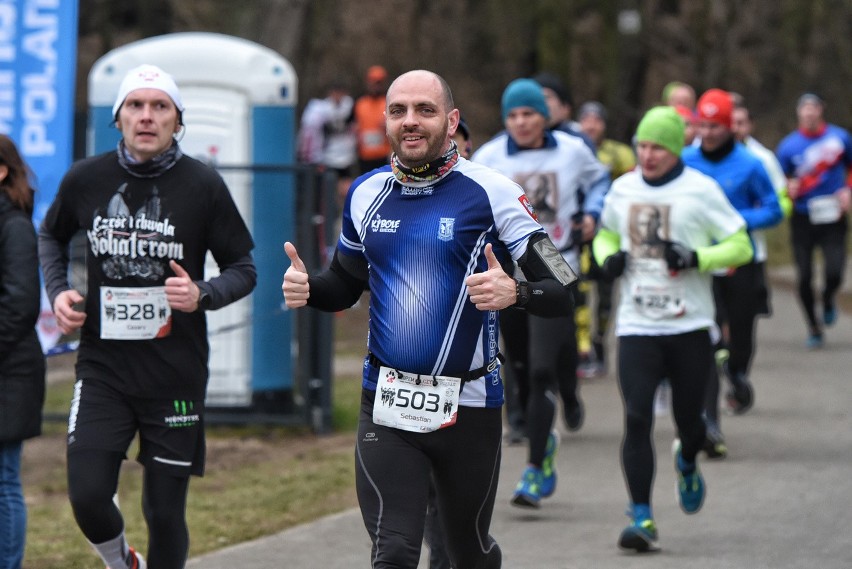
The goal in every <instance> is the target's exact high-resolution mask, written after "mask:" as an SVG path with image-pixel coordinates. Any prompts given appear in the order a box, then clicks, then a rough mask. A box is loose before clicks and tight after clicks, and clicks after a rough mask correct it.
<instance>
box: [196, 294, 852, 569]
mask: <svg viewBox="0 0 852 569" xmlns="http://www.w3.org/2000/svg"><path fill="white" fill-rule="evenodd" d="M847 282H849V281H847ZM847 287H848V285H847ZM774 307H775V314H774V316H773V317H772V318H771V319H769V320H761V321H760V323H759V327H758V338H759V339H758V352H757V356H756V359H755V362H754V366H753V374H752V377H753V382H754V384H755V389H756V405H755V407H754V409H753V410H752V411H750V412H749V413H748V414H746V415H744V416H739V417H724V418H723V424H722V428H723V431H724V433H725V436H726V438H727V441H728V446H729V449H730V455H729V457H728V458H727V459H726V460H723V461H706V460H705V461H703V462H702V470H703V472H704V475H705V479H706V481H707V486H708V494H707V499H706V501H705V504H704V508H703V510H702V511H701V512H699V513H698V514H697V515H694V516H686V515H684V514H683V513H681V511H680V509H679V507H678V506H677V502H676V499H675V489H674V483H675V478H674V471H673V468H672V466H671V455H670V451H669V448H670V444H671V441H672V438H673V435H674V430H673V427H672V422H671V418H670V417H660V418H658V420H657V426H656V447H657V456H658V459H659V460H658V465H657V466H658V467H657V476H656V480H655V486H654V498H653V500H654V509H655V517H656V521H657V526H658V529H659V532H660V544H661V546H662V548H663V550H662V551H661V552H659V553H655V554H647V555H643V556H637V555H628V554H625V553H622V552H620V551H619V550H618V548H617V547H616V540H617V538H618V535H619V533H620V531H621V529H622V528H623V527H624V526H625V524H626V523H627V518H626V517H625V515H624V513H623V512H624V509H625V507H626V504H627V494H626V490H625V485H624V480H623V477H622V472H621V467H620V465H619V458H618V452H619V445H620V441H621V434H622V416H621V400H620V397H619V394H618V390H617V387H616V384H615V380H614V379H613V376H612V375H611V376H610V377H608V378H601V379H596V380H590V381H586V382H584V383H583V384H582V397H583V399H584V400H585V403H586V409H587V419H586V423H585V426H584V427H583V429H582V430H581V431H580V432H579V433H576V434H571V435H567V434H564V433H563V437H562V444H561V447H560V450H559V454H558V457H557V463H558V471H559V486H558V488H557V490H556V493H555V495H554V496H553V497H552V498H549V499H547V500H546V501H544V502H543V507H542V508H541V509H540V510H538V511H533V512H528V511H524V510H519V509H517V508H514V507H512V506H510V505H509V497H510V495H511V492H512V488H513V486H514V484H515V482H516V481H517V478H518V476H519V475H520V473H521V470H522V468H523V465H524V461H525V458H526V456H525V455H526V453H525V450H524V448H523V447H521V446H506V447H505V448H504V456H503V466H502V469H501V480H500V488H499V492H498V500H497V506H496V508H495V513H494V521H493V524H492V533H493V535H494V536H495V537H496V538H497V540H498V541H499V543H500V545H501V547H502V549H503V560H504V561H503V567H504V568H508V569H539V568H557V569H579V568H593V569H610V568H613V569H614V568H618V569H622V568H625V567H628V568H632V567H639V568H643V569H644V568H649V569H650V568H653V569H675V568H677V569H682V568H684V567H686V568H700V569H722V568H725V569H728V568H738V569H739V568H749V569H763V568H765V569H770V568H771V569H802V568H805V567H808V568H810V567H818V568H820V569H849V568H852V410H850V408H851V407H852V315H850V314H848V313H847V314H845V315H844V316H843V317H841V318H840V320H839V322H838V323H837V325H836V326H835V328H833V329H831V330H829V332H828V334H827V343H826V347H825V349H823V350H821V351H818V352H809V351H807V350H805V348H804V339H805V328H804V325H803V323H802V319H801V316H800V314H799V309H798V306H797V305H796V303H795V300H794V299H793V297H792V295H791V294H790V292H789V291H786V290H783V289H781V288H779V287H776V288H775V291H774ZM425 551H426V550H425V548H424V560H422V561H421V564H420V567H421V568H426V567H428V564H427V563H425V557H426V553H425ZM368 559H369V540H368V539H367V535H366V532H365V530H364V528H363V525H362V523H361V519H360V515H359V513H358V511H357V510H349V511H346V512H343V513H341V514H338V515H334V516H331V517H327V518H324V519H321V520H319V521H317V522H315V523H311V524H307V525H304V526H300V527H296V528H293V529H290V530H288V531H285V532H283V533H280V534H278V535H274V536H270V537H267V538H264V539H260V540H257V541H253V542H250V543H244V544H241V545H237V546H234V547H231V548H228V549H224V550H222V551H219V552H216V553H212V554H209V555H205V556H202V557H199V558H196V559H193V560H191V561H190V563H189V564H188V565H187V567H188V568H190V569H202V568H203V569H233V568H239V569H261V568H264V569H265V568H268V567H300V568H315V567H316V568H320V567H321V568H324V569H338V568H339V569H344V568H346V569H352V568H355V569H357V568H364V569H366V568H367V567H369V561H368Z"/></svg>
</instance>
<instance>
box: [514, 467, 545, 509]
mask: <svg viewBox="0 0 852 569" xmlns="http://www.w3.org/2000/svg"><path fill="white" fill-rule="evenodd" d="M543 479H544V474H542V472H541V470H540V469H538V468H536V467H535V466H528V467H527V468H526V470H524V473H523V475H521V481H520V482H518V485H517V486H515V494H514V495H513V496H512V505H513V506H518V507H520V508H538V507H540V506H541V504H540V502H541V485H542V481H543Z"/></svg>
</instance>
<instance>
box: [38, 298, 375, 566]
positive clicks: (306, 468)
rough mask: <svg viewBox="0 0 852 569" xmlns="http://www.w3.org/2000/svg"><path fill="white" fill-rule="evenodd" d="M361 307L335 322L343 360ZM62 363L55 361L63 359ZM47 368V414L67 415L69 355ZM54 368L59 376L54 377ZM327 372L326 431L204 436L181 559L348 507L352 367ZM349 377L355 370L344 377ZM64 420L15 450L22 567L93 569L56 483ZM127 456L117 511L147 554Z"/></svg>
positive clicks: (226, 431)
mask: <svg viewBox="0 0 852 569" xmlns="http://www.w3.org/2000/svg"><path fill="white" fill-rule="evenodd" d="M365 313H366V309H356V310H355V311H352V313H346V315H344V316H341V317H338V318H336V321H335V328H336V342H335V351H336V355H338V356H341V355H343V356H346V357H349V358H350V359H352V358H357V357H358V353H359V352H361V353H363V346H364V343H365V342H364V337H365V335H366V314H365ZM63 357H64V356H63ZM51 360H52V361H49V362H48V365H49V367H52V368H53V369H52V370H51V371H52V374H53V375H54V378H53V379H52V381H51V382H50V384H49V386H48V393H47V401H46V403H45V411H46V413H49V414H52V415H54V416H64V415H66V414H67V410H68V404H69V402H70V400H71V394H72V391H73V385H72V384H73V371H72V369H71V367H70V365H69V361H73V355H71V357H70V358H66V359H65V360H64V361H63V360H61V359H56V360H54V359H53V358H51ZM59 366H62V369H63V370H64V373H66V374H67V375H68V377H64V378H56V377H55V375H56V373H58V370H57V367H59ZM352 367H353V366H349V368H350V369H348V370H341V371H339V372H338V373H336V374H335V380H334V385H333V390H334V411H333V412H334V415H333V422H334V426H335V432H334V433H333V434H330V435H323V436H317V435H314V434H313V433H311V432H310V430H308V429H307V428H293V427H260V426H246V427H239V428H238V427H219V426H211V427H208V429H207V468H206V474H205V476H204V477H202V478H193V479H192V481H191V482H190V492H189V499H188V503H187V520H188V525H189V529H190V542H191V544H190V556H197V555H201V554H202V553H206V552H209V551H213V550H216V549H220V548H222V547H226V546H228V545H233V544H236V543H240V542H244V541H247V540H251V539H255V538H258V537H261V536H265V535H269V534H272V533H276V532H279V531H282V530H284V529H287V528H289V527H292V526H295V525H298V524H301V523H304V522H306V521H310V520H313V519H316V518H319V517H322V516H325V515H328V514H332V513H335V512H339V511H342V510H344V509H347V508H350V507H353V506H355V505H356V504H357V501H356V498H355V490H354V485H355V473H354V460H353V449H354V442H353V433H354V430H355V426H356V421H357V413H358V407H359V401H360V368H358V369H357V370H353V369H352ZM353 371H354V373H353ZM65 431H66V426H65V424H64V422H55V421H54V422H51V421H48V422H46V423H45V433H44V435H43V436H41V437H38V438H36V439H32V440H30V441H27V442H26V443H25V445H24V460H23V466H22V477H23V482H24V493H25V497H26V501H27V507H28V514H29V523H28V531H27V551H26V558H25V564H24V566H25V567H27V569H56V568H57V567H62V568H63V569H77V568H79V569H83V568H92V567H98V565H99V562H98V559H97V557H96V556H95V554H94V552H93V551H92V549H91V548H90V546H89V545H88V543H87V542H86V540H85V538H84V536H83V535H82V533H81V532H80V530H79V528H78V527H77V524H76V522H75V521H74V517H73V513H72V511H71V507H70V505H69V503H68V495H67V483H66V479H65ZM135 456H136V448H135V444H134V447H133V448H131V449H130V450H129V451H128V457H130V459H131V460H128V461H126V462H125V463H124V465H123V467H122V472H121V478H120V481H119V496H118V500H119V504H120V507H121V510H122V513H123V515H124V517H125V522H126V527H127V535H128V539H129V541H130V543H131V545H133V546H134V547H136V548H137V549H139V550H140V551H142V552H144V551H146V549H147V530H146V526H145V522H144V519H143V517H142V511H141V503H140V502H141V487H142V468H141V467H140V466H139V465H138V464H137V463H136V462H135V460H133V459H134V458H135Z"/></svg>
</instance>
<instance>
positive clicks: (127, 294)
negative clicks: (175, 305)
mask: <svg viewBox="0 0 852 569" xmlns="http://www.w3.org/2000/svg"><path fill="white" fill-rule="evenodd" d="M171 323H172V310H171V307H170V306H169V303H168V301H167V300H166V292H165V288H164V287H161V286H159V287H140V288H136V287H106V286H102V287H101V338H103V339H104V340H151V339H154V338H163V337H165V336H168V335H169V332H170V331H171Z"/></svg>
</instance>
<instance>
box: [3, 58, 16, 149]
mask: <svg viewBox="0 0 852 569" xmlns="http://www.w3.org/2000/svg"><path fill="white" fill-rule="evenodd" d="M14 119H15V73H14V71H8V70H3V71H0V132H2V133H3V134H11V132H12V121H13V120H14Z"/></svg>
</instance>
